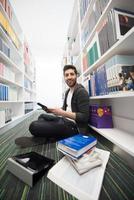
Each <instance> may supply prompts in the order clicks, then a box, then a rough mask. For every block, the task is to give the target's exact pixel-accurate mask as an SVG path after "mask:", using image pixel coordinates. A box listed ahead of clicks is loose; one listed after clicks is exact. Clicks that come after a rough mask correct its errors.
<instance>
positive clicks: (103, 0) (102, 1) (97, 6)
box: [80, 0, 109, 22]
mask: <svg viewBox="0 0 134 200" xmlns="http://www.w3.org/2000/svg"><path fill="white" fill-rule="evenodd" d="M90 2H91V0H81V2H80V20H81V21H82V19H83V17H84V16H85V13H86V11H87V9H88V6H89V4H90ZM108 2H109V0H96V1H95V3H94V5H93V14H94V16H95V19H96V22H97V21H98V19H99V18H100V16H101V14H102V13H103V11H104V9H105V7H106V5H107V4H108Z"/></svg>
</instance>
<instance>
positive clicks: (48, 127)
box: [29, 65, 89, 138]
mask: <svg viewBox="0 0 134 200" xmlns="http://www.w3.org/2000/svg"><path fill="white" fill-rule="evenodd" d="M63 75H64V79H65V82H66V84H67V85H68V86H69V89H68V90H67V91H66V93H65V99H64V103H63V107H62V108H49V109H48V110H49V113H52V114H54V115H51V114H41V115H40V116H39V118H38V120H37V121H34V122H32V123H31V124H30V127H29V130H30V132H31V134H32V135H34V136H36V137H46V138H59V137H69V136H72V135H74V134H76V133H78V132H80V133H83V134H86V133H87V130H88V121H89V95H88V92H87V91H86V89H85V88H84V87H83V86H82V85H81V84H78V83H77V75H78V73H77V70H76V68H75V66H73V65H65V66H64V68H63Z"/></svg>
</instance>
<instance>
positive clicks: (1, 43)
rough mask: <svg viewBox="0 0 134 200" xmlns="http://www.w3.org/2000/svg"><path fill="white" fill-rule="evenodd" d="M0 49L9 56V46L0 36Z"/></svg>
mask: <svg viewBox="0 0 134 200" xmlns="http://www.w3.org/2000/svg"><path fill="white" fill-rule="evenodd" d="M0 51H2V52H3V53H4V54H5V55H6V56H7V57H9V58H10V48H9V47H8V45H7V44H6V43H5V42H4V40H3V39H1V38H0Z"/></svg>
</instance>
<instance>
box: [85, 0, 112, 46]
mask: <svg viewBox="0 0 134 200" xmlns="http://www.w3.org/2000/svg"><path fill="white" fill-rule="evenodd" d="M108 2H109V0H96V1H95V3H94V5H93V9H92V12H91V14H90V16H89V18H88V23H87V24H86V26H85V27H84V29H83V30H82V36H81V41H82V47H84V45H85V43H86V41H87V40H88V38H89V37H90V34H91V32H92V31H93V29H94V27H95V25H96V24H97V22H98V20H99V18H100V16H101V15H102V13H103V11H104V9H105V7H106V6H107V4H108Z"/></svg>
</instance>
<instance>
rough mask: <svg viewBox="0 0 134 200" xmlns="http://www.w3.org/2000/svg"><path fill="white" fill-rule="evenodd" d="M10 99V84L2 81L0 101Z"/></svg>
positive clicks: (0, 84)
mask: <svg viewBox="0 0 134 200" xmlns="http://www.w3.org/2000/svg"><path fill="white" fill-rule="evenodd" d="M8 100H9V86H8V85H5V84H2V83H0V101H8Z"/></svg>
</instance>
